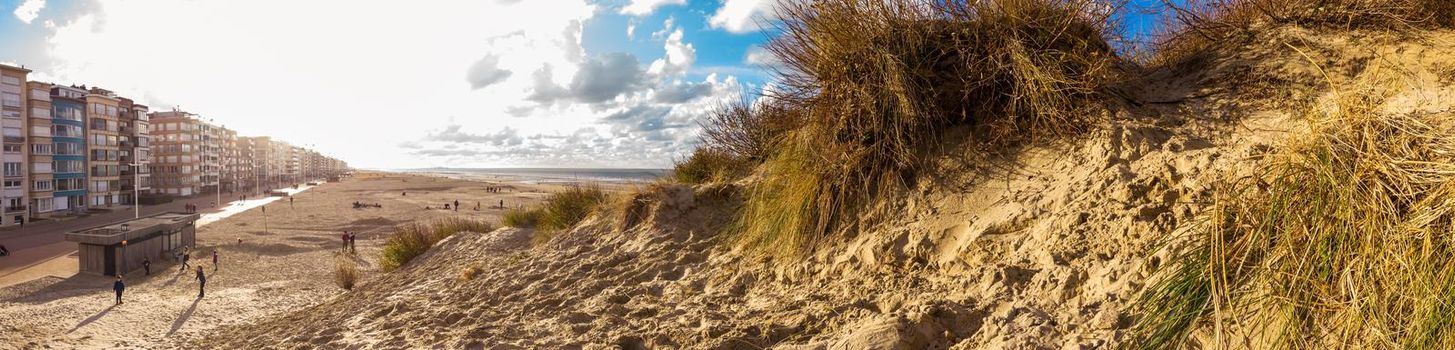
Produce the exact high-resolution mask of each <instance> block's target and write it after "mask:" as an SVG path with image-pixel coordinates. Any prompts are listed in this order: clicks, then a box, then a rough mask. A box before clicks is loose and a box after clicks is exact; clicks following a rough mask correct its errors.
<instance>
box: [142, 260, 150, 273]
mask: <svg viewBox="0 0 1455 350" xmlns="http://www.w3.org/2000/svg"><path fill="white" fill-rule="evenodd" d="M141 268H142V269H144V270H146V272H147V276H151V275H152V259H151V258H141Z"/></svg>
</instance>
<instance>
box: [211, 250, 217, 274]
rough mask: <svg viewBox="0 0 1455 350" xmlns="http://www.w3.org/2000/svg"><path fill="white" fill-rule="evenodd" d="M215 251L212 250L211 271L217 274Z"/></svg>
mask: <svg viewBox="0 0 1455 350" xmlns="http://www.w3.org/2000/svg"><path fill="white" fill-rule="evenodd" d="M217 266H218V265H217V249H213V250H212V271H213V272H217Z"/></svg>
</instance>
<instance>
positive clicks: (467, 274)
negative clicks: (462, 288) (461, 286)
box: [460, 264, 484, 282]
mask: <svg viewBox="0 0 1455 350" xmlns="http://www.w3.org/2000/svg"><path fill="white" fill-rule="evenodd" d="M483 271H484V270H483V269H481V268H480V264H471V265H470V266H466V267H465V268H464V269H463V270H460V281H461V282H464V281H469V280H473V279H475V276H479V275H480V272H483Z"/></svg>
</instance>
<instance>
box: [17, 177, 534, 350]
mask: <svg viewBox="0 0 1455 350" xmlns="http://www.w3.org/2000/svg"><path fill="white" fill-rule="evenodd" d="M491 186H497V187H503V188H504V191H503V192H489V191H487V187H491ZM553 186H563V184H551V185H531V184H524V183H519V182H513V183H492V182H485V181H472V180H466V179H462V178H449V177H443V176H426V175H405V174H382V173H364V174H361V175H359V176H357V177H355V178H350V179H347V180H345V181H343V182H338V183H326V184H323V185H320V186H317V187H315V188H312V189H308V190H307V191H303V192H301V193H299V194H297V195H296V196H294V199H293V201H292V204H291V205H290V204H289V201H288V200H287V199H286V198H280V199H276V200H274V201H273V202H271V203H267V204H266V208H267V210H266V213H264V210H263V209H262V204H263V203H262V200H257V199H254V200H252V201H251V202H252V203H243V204H238V203H232V204H230V205H229V207H228V208H226V209H224V210H225V211H241V212H236V213H231V214H232V215H231V216H228V217H226V218H224V219H221V220H216V222H199V224H202V223H205V225H203V226H200V227H198V235H197V237H198V238H197V248H196V249H195V250H194V255H193V256H194V259H193V261H194V262H199V263H201V265H202V266H204V267H205V271H206V273H207V278H208V283H207V289H208V290H207V295H206V297H205V298H200V299H199V298H197V297H196V296H197V287H198V284H197V282H196V280H195V276H194V274H193V273H191V272H190V271H189V272H188V273H185V274H182V273H179V268H178V266H176V265H175V264H172V263H171V262H162V261H156V262H154V264H153V266H152V274H151V275H150V276H147V275H145V274H144V273H143V271H135V272H133V273H131V274H128V275H127V276H126V277H125V279H126V282H127V290H126V293H125V297H124V300H125V303H123V304H121V305H114V300H113V294H112V291H111V281H112V280H111V279H110V278H108V277H104V276H96V275H84V274H82V275H67V274H61V275H60V276H57V275H46V276H44V277H39V278H36V279H33V280H30V281H28V282H24V283H19V284H16V285H13V286H9V287H4V288H0V348H26V349H30V348H39V349H66V348H170V347H178V346H180V345H179V344H184V343H185V342H186V341H188V340H189V339H192V338H195V337H197V336H199V335H201V334H205V332H206V331H208V330H210V329H214V328H216V327H219V326H224V325H230V324H239V323H248V322H252V321H256V320H258V319H261V318H264V317H268V316H271V315H275V314H278V313H280V312H283V311H288V310H296V309H299V308H303V307H308V306H311V305H314V304H318V303H320V302H323V301H326V300H329V299H330V298H331V297H332V296H334V295H337V294H339V293H341V292H342V289H340V288H339V287H337V286H335V285H334V283H333V282H332V275H331V274H332V271H333V267H334V264H333V262H334V258H335V255H338V254H340V252H339V248H340V246H341V243H340V238H339V235H340V234H341V233H342V232H343V231H345V230H347V231H352V232H357V233H358V234H359V239H358V242H357V250H358V252H357V254H354V255H348V257H349V258H351V259H354V260H355V261H356V262H358V263H359V265H360V266H361V267H362V268H363V270H364V271H365V276H364V277H363V280H364V281H367V280H368V279H369V278H371V276H372V275H373V274H375V273H376V272H377V270H378V269H377V267H376V264H377V262H376V261H375V260H376V257H377V255H378V246H379V243H380V242H381V239H380V237H383V235H384V234H386V233H387V232H388V231H389V230H390V228H392V227H393V226H395V225H396V224H399V223H405V222H410V221H424V220H431V219H434V218H442V217H452V216H461V217H469V218H475V219H481V220H487V221H490V222H498V221H499V220H498V217H499V215H500V214H501V213H502V212H503V211H504V209H502V208H500V207H499V204H500V203H501V202H502V201H503V202H504V204H505V206H506V207H516V206H523V205H530V204H533V203H535V202H537V201H538V200H539V199H540V198H541V197H543V196H545V195H546V193H548V192H549V191H550V190H551V189H552V187H553ZM456 200H458V201H460V203H461V206H463V207H464V208H463V209H462V210H459V211H455V210H453V209H452V210H443V209H441V207H442V206H443V205H444V204H446V203H450V204H451V205H453V202H454V201H456ZM354 201H359V202H365V203H378V204H379V205H381V206H382V208H365V209H354V208H353V205H352V203H353V202H354ZM477 203H478V205H479V207H480V209H479V210H475V206H476V205H477ZM427 206H428V207H431V208H433V209H430V210H426V209H425V208H426V207H427ZM204 221H211V220H206V216H204ZM239 240H241V243H239ZM213 251H217V252H219V257H220V260H219V262H220V264H219V266H216V267H214V266H213V265H212V263H211V259H210V257H211V254H212V252H213ZM72 261H74V259H72ZM214 269H215V270H214ZM72 271H74V269H72ZM364 283H367V282H364Z"/></svg>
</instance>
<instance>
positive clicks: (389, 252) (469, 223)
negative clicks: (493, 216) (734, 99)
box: [379, 217, 495, 271]
mask: <svg viewBox="0 0 1455 350" xmlns="http://www.w3.org/2000/svg"><path fill="white" fill-rule="evenodd" d="M494 229H495V228H494V226H493V225H491V224H490V223H488V222H484V221H479V220H473V219H466V218H459V217H451V218H443V219H438V220H435V221H432V222H429V223H417V222H416V223H408V224H403V225H399V226H396V227H395V228H394V233H392V234H390V235H389V238H388V240H386V241H384V249H383V251H382V252H381V253H380V255H379V266H380V267H382V268H383V269H384V270H385V271H392V270H394V269H397V268H399V267H400V266H404V264H407V263H409V261H410V260H414V258H415V257H417V256H419V255H420V254H424V252H425V251H428V250H429V248H430V247H431V246H434V244H435V243H436V242H439V241H440V240H442V239H445V238H446V237H449V236H451V235H454V234H456V233H460V232H490V231H492V230H494Z"/></svg>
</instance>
